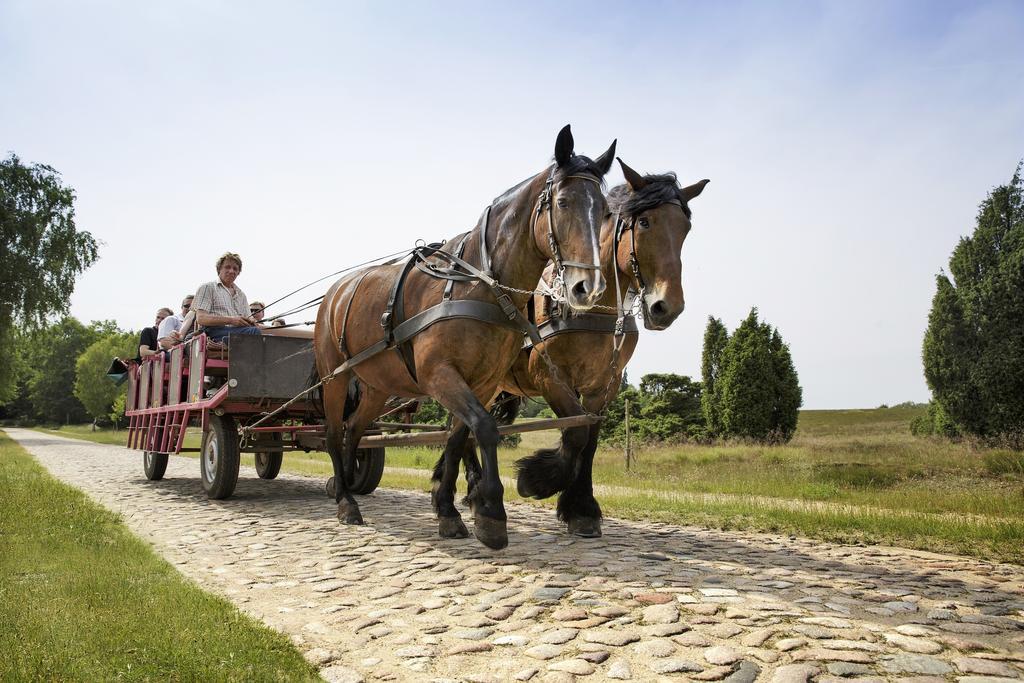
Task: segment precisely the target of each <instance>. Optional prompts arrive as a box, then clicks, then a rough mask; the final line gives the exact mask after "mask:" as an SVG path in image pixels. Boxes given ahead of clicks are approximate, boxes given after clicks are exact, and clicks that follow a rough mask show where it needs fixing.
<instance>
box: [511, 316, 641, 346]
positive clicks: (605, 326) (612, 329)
mask: <svg viewBox="0 0 1024 683" xmlns="http://www.w3.org/2000/svg"><path fill="white" fill-rule="evenodd" d="M618 324H619V321H618V319H617V318H616V317H615V316H611V315H602V314H600V313H580V314H577V315H573V316H568V317H561V316H559V317H554V318H548V319H547V320H545V321H544V322H542V323H541V324H540V325H538V326H537V334H538V335H539V336H540V340H541V341H545V340H547V339H550V338H551V337H555V336H558V335H560V334H565V333H566V332H597V333H599V334H611V335H614V334H616V332H617V331H619V328H618ZM621 331H622V332H623V333H625V334H638V333H639V329H638V328H637V326H636V318H634V317H632V316H627V317H626V318H624V319H623V321H622V330H621ZM536 343H537V342H534V341H533V340H532V339H530V338H529V337H527V338H526V339H524V340H523V348H524V349H531V348H533V347H534V345H535V344H536Z"/></svg>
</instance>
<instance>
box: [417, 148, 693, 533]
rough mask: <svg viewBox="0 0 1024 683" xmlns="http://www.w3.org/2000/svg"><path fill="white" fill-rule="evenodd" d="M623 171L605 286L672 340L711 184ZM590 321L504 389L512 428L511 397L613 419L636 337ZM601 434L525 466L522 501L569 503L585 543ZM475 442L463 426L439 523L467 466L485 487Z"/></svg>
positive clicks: (437, 492) (570, 437)
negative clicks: (695, 222) (697, 209)
mask: <svg viewBox="0 0 1024 683" xmlns="http://www.w3.org/2000/svg"><path fill="white" fill-rule="evenodd" d="M619 163H620V165H621V166H622V171H623V175H624V176H625V178H626V183H625V184H624V185H619V186H617V187H615V188H613V189H612V190H611V192H610V193H609V196H608V204H609V209H610V211H609V213H608V215H607V216H606V217H605V220H604V223H603V225H602V229H601V263H602V268H603V269H604V277H605V279H606V280H607V281H608V282H609V283H612V282H620V283H624V285H625V286H626V287H628V288H629V289H631V290H632V291H633V292H635V293H637V294H638V295H639V296H640V305H641V310H642V311H643V319H644V326H645V327H646V328H647V329H649V330H663V329H665V328H667V327H668V326H669V325H671V324H672V322H673V321H674V320H675V319H676V318H677V317H678V316H679V314H680V313H682V311H683V307H684V303H685V302H684V297H683V287H682V261H681V253H680V252H681V250H682V246H683V241H684V240H685V239H686V236H687V234H688V233H689V231H690V218H691V212H690V206H689V202H690V201H691V200H692V199H694V198H695V197H697V196H698V195H699V194H700V193H701V192H702V191H703V190H704V186H705V185H707V183H708V182H709V181H707V180H701V181H700V182H697V183H694V184H693V185H690V186H688V187H684V188H680V187H679V185H678V184H677V183H676V176H675V174H672V173H666V174H661V175H641V174H639V173H637V172H636V171H634V170H633V169H632V168H630V167H629V166H627V165H626V164H625V163H623V162H622V160H621V159H620V160H619ZM547 274H548V273H546V275H547ZM617 289H618V288H617V287H612V286H611V285H609V287H608V289H607V290H606V292H605V295H604V297H602V299H601V301H600V302H599V306H601V307H602V308H603V309H604V310H615V309H616V308H617V307H618V303H619V302H617V301H616V296H617V295H619V296H621V294H622V292H616V290H617ZM534 306H535V310H536V314H535V316H536V321H537V324H538V325H540V326H541V327H542V329H543V325H544V323H545V321H547V320H548V319H549V318H550V315H551V314H550V300H545V297H540V296H538V297H537V298H536V300H535V302H534ZM619 310H621V309H619ZM585 317H586V318H587V319H588V321H587V325H581V324H578V323H576V324H573V323H572V315H571V313H568V320H569V325H568V326H567V327H569V329H567V330H565V331H564V332H562V333H560V334H557V335H554V336H550V337H547V338H546V339H545V341H543V342H541V344H540V345H538V346H536V347H531V348H528V349H524V350H523V351H522V352H521V353H520V355H519V358H518V359H517V360H516V362H515V364H514V365H513V367H512V370H511V372H510V373H509V374H508V375H507V376H506V377H505V379H504V380H503V381H502V383H501V389H502V391H503V392H505V394H506V395H504V396H502V397H501V398H499V399H498V402H499V406H498V407H499V408H500V412H501V413H502V414H504V415H505V416H506V417H509V418H511V417H512V416H513V415H514V414H515V411H516V409H517V408H518V402H509V400H508V398H509V395H511V396H513V397H514V396H520V397H529V396H543V397H544V398H545V399H546V400H547V402H548V404H549V405H550V406H551V408H552V410H554V412H555V414H556V415H558V416H559V417H568V416H571V415H579V414H581V412H582V411H581V408H582V410H585V411H587V412H589V413H595V414H599V413H602V412H603V411H604V409H605V407H606V406H607V404H608V403H609V402H610V401H611V400H612V399H613V398H614V397H615V395H616V394H617V393H618V390H619V385H620V383H621V381H622V372H623V369H624V368H625V365H626V363H628V362H629V359H630V358H631V357H632V355H633V351H634V349H635V347H636V343H637V333H636V331H635V330H636V328H635V326H634V327H633V331H632V332H626V333H624V334H623V335H622V337H621V338H619V337H616V335H615V334H614V328H615V324H614V323H615V319H616V315H615V314H613V313H595V312H592V313H587V314H586V315H585ZM602 319H603V320H602ZM588 326H589V327H590V329H586V328H587V327H588ZM573 327H575V329H573ZM602 327H603V328H604V329H601V328H602ZM617 346H619V347H620V348H619V350H618V351H616V347H617ZM542 352H546V354H547V355H548V357H549V359H550V363H551V365H549V362H548V361H545V359H544V358H543V356H542ZM552 365H553V366H554V368H552ZM501 404H504V405H501ZM599 431H600V424H593V425H590V426H589V427H588V426H583V427H572V428H569V429H566V430H565V431H564V432H563V434H562V440H561V444H560V445H559V447H558V448H551V449H542V450H540V451H537V452H536V453H534V454H533V455H531V456H528V457H526V458H523V459H521V460H519V461H518V462H517V463H516V468H517V469H518V482H517V483H518V486H517V488H518V490H519V494H520V495H522V496H524V497H534V498H547V497H549V496H553V495H555V494H556V493H561V495H560V496H559V499H558V517H559V519H561V520H562V521H564V522H566V524H567V525H568V530H569V532H570V533H572V534H576V535H578V536H585V537H595V536H600V535H601V506H600V505H599V504H598V502H597V500H596V499H595V498H594V491H593V481H592V477H591V472H592V469H593V460H594V454H595V452H596V450H597V439H598V434H599ZM468 436H469V434H468V431H467V430H466V429H465V427H463V426H461V425H459V424H457V421H456V424H454V428H453V431H452V436H451V438H450V439H449V442H448V446H447V448H446V449H445V453H444V454H443V455H442V456H441V459H440V460H439V461H438V463H437V465H436V467H435V468H434V476H433V479H434V487H433V498H434V506H435V508H437V510H438V515H439V516H440V515H444V514H451V513H450V511H449V509H450V508H452V507H453V506H454V495H455V480H456V478H457V477H458V463H459V460H460V457H461V459H462V460H463V461H464V462H465V465H466V479H467V481H468V482H469V487H470V492H471V493H472V491H473V489H474V488H475V487H476V485H477V482H478V481H479V478H480V472H479V464H478V463H477V460H476V455H475V451H474V449H473V444H472V442H471V441H470V440H469V439H468Z"/></svg>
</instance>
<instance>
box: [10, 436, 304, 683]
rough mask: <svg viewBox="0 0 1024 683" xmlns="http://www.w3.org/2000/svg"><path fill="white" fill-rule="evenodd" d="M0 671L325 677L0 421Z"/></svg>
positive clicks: (103, 676) (30, 675) (46, 675)
mask: <svg viewBox="0 0 1024 683" xmlns="http://www.w3.org/2000/svg"><path fill="white" fill-rule="evenodd" d="M0 491H3V495H0V577H2V579H0V651H2V652H3V655H2V656H0V680H4V681H8V680H12V681H13V680H17V681H25V680H114V679H117V680H122V679H123V680H182V681H185V680H246V681H248V680H289V681H292V680H294V681H308V680H318V676H317V674H316V671H315V669H314V668H313V667H312V666H311V665H309V664H308V663H307V662H306V661H305V660H304V659H303V658H302V655H301V654H299V652H298V651H296V650H295V648H294V647H292V645H291V643H290V642H289V641H288V639H287V638H286V637H285V636H283V635H281V634H279V633H277V632H276V631H273V630H271V629H269V628H267V627H265V626H262V625H260V624H259V623H257V622H256V621H254V620H253V619H250V618H249V617H247V616H245V615H244V614H242V613H241V612H239V611H238V610H237V609H235V608H234V607H232V606H231V605H230V604H229V603H228V602H227V601H225V600H223V599H221V598H218V597H215V596H213V595H210V594H208V593H205V592H203V591H202V590H201V589H199V588H198V587H196V586H195V585H193V584H191V583H189V582H188V581H187V580H185V579H184V578H183V577H182V576H181V575H180V574H178V572H177V571H175V569H174V568H173V567H171V566H170V565H169V564H168V563H167V562H165V561H163V560H162V559H160V558H159V557H157V556H156V554H155V553H154V552H153V551H152V550H151V549H150V548H149V547H148V546H147V545H146V544H145V543H143V542H142V541H140V540H139V539H137V538H136V537H134V536H133V535H132V534H131V532H130V531H129V530H128V529H127V528H126V527H125V526H124V525H123V524H121V522H120V520H119V519H118V517H117V515H115V514H113V513H111V512H109V511H107V510H105V509H103V508H101V507H99V506H97V505H96V504H94V503H92V502H91V501H89V500H88V498H86V496H85V495H84V494H82V493H81V492H80V491H78V490H77V489H74V488H72V487H70V486H66V485H64V484H62V483H60V482H59V481H57V480H55V479H54V478H52V477H51V476H49V475H48V474H47V473H46V472H45V471H44V470H43V468H42V467H40V466H39V465H38V464H37V463H36V462H35V461H34V460H33V459H32V457H31V456H30V455H29V454H28V453H26V452H25V450H24V449H22V448H21V447H20V446H18V445H17V444H16V443H14V441H12V440H11V439H10V438H9V437H8V436H7V435H6V434H3V433H2V432H0Z"/></svg>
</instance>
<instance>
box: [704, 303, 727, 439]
mask: <svg viewBox="0 0 1024 683" xmlns="http://www.w3.org/2000/svg"><path fill="white" fill-rule="evenodd" d="M728 343H729V331H728V330H726V329H725V325H723V324H722V321H721V320H719V319H718V318H715V317H713V316H710V315H709V316H708V326H707V328H705V330H704V352H703V353H702V354H701V368H700V369H701V383H702V385H703V387H704V391H703V393H702V394H701V397H700V406H701V411H702V412H703V413H704V421H705V422H706V424H707V428H708V430H709V431H710V432H711V433H712V434H717V433H719V432H721V431H722V416H721V414H720V412H719V404H720V402H721V396H720V386H719V380H720V379H721V376H722V354H723V353H725V346H726V344H728Z"/></svg>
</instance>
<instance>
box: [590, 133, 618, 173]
mask: <svg viewBox="0 0 1024 683" xmlns="http://www.w3.org/2000/svg"><path fill="white" fill-rule="evenodd" d="M618 142H619V141H618V140H617V139H616V140H612V146H611V147H609V148H608V151H607V152H605V153H604V154H602V155H601V156H599V157H598V158H597V159H595V160H594V163H595V164H597V167H598V168H599V169H600V170H601V175H602V176H603V175H607V174H608V169H610V168H611V167H612V159H614V158H615V145H616V144H617V143H618Z"/></svg>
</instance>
